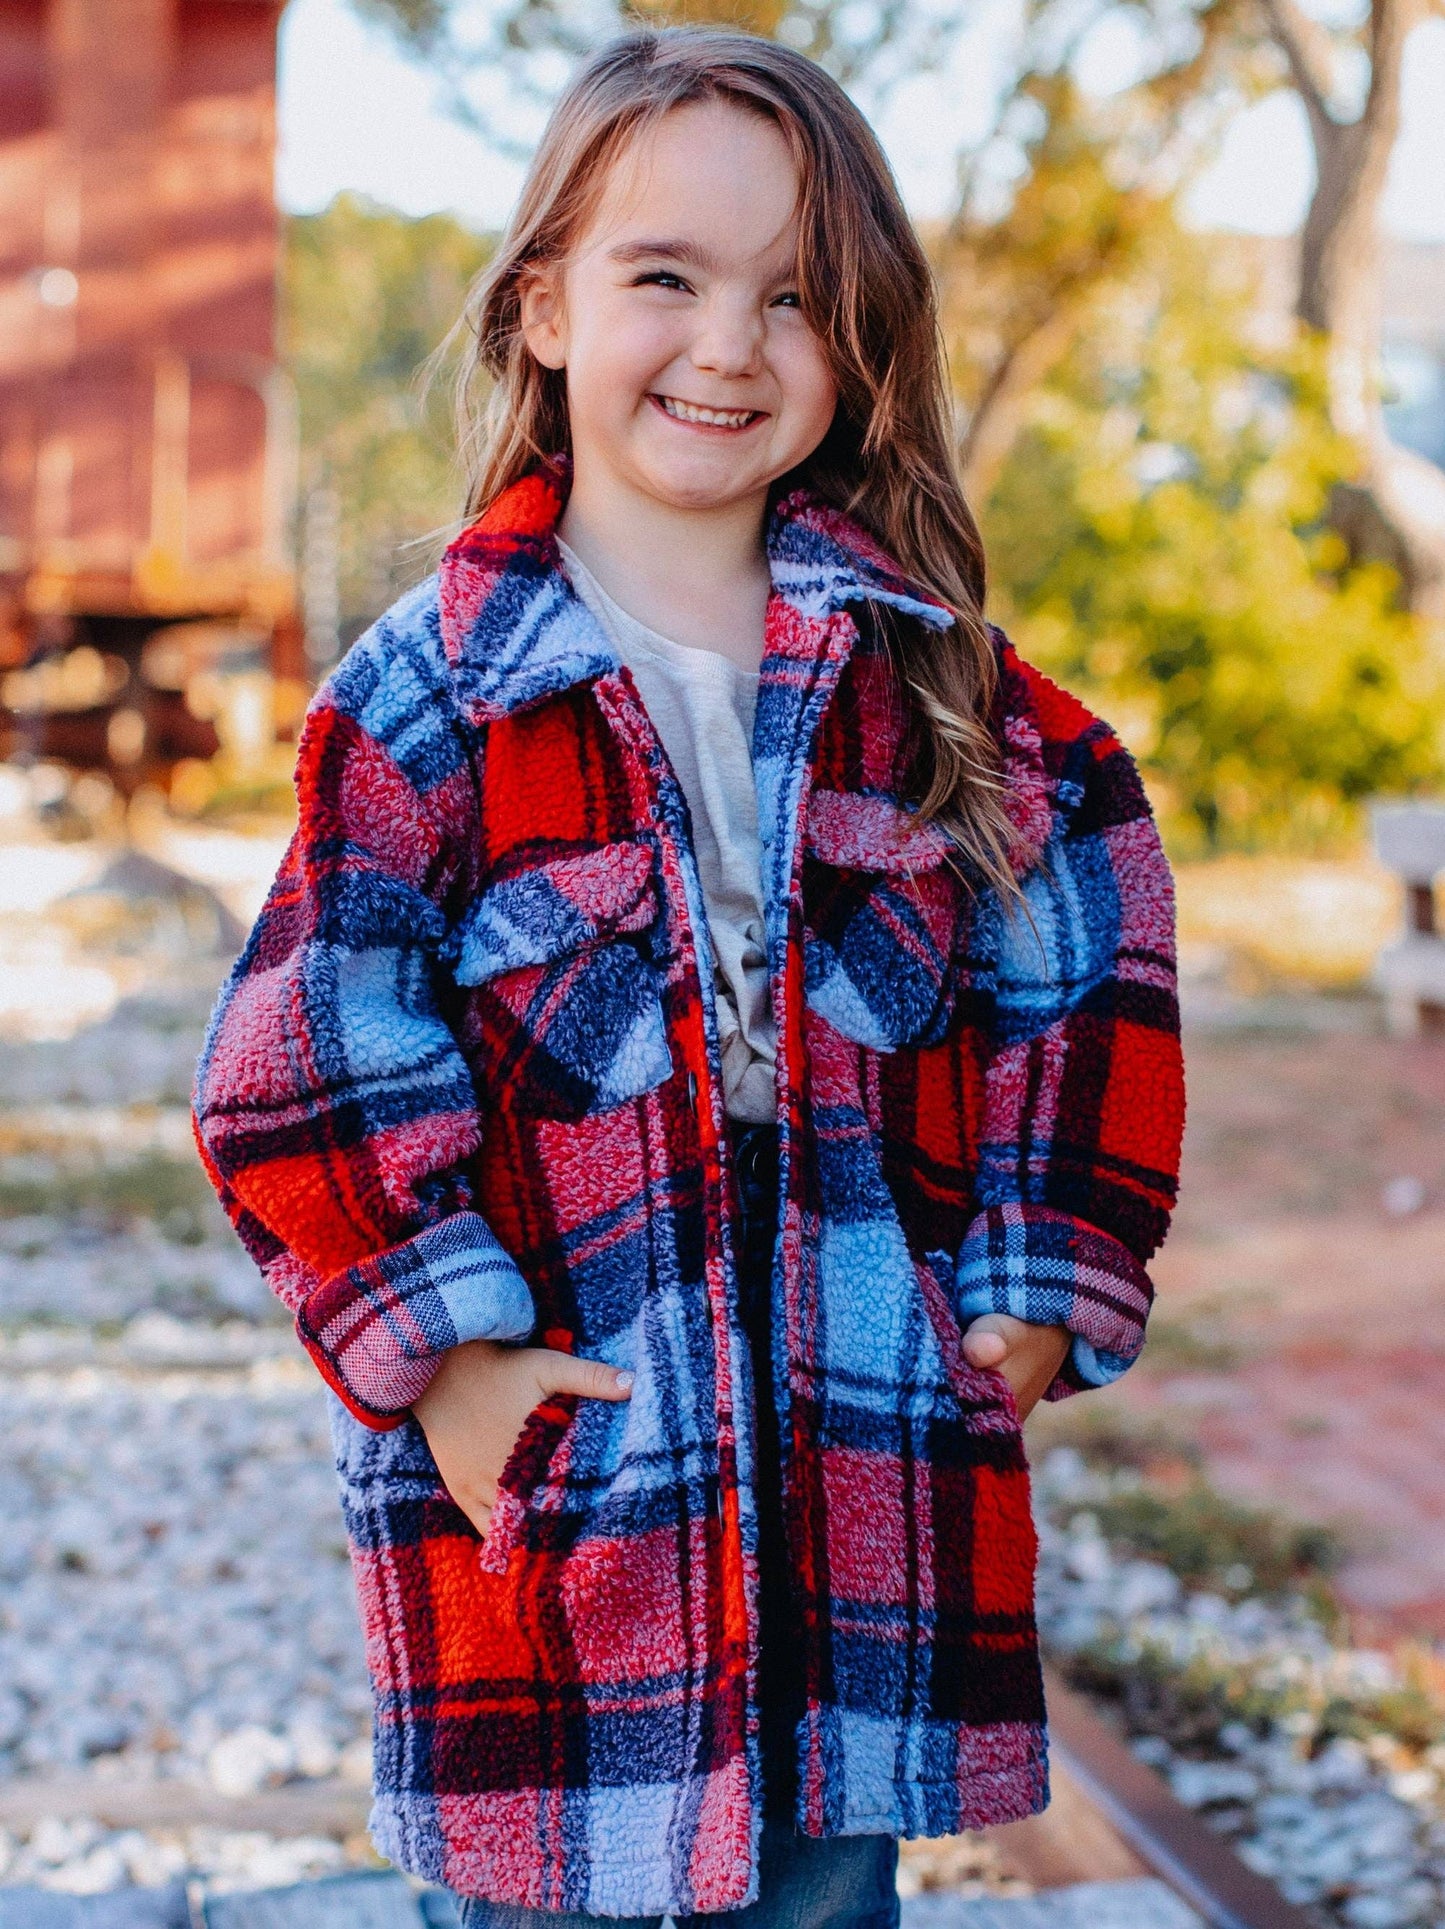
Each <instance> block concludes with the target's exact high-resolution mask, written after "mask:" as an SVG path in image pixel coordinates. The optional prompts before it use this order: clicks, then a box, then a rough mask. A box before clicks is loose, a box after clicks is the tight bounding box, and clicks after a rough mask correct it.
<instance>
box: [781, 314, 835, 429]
mask: <svg viewBox="0 0 1445 1929" xmlns="http://www.w3.org/2000/svg"><path fill="white" fill-rule="evenodd" d="M774 367H775V368H776V369H777V372H778V377H779V380H780V382H781V384H782V389H783V394H784V397H785V399H786V401H787V404H788V413H789V415H790V416H791V417H792V418H793V421H794V423H795V425H796V427H797V429H798V432H799V433H800V434H802V433H804V432H806V433H808V434H810V435H811V436H812V437H813V440H814V442H815V443H817V442H821V441H822V439H823V437H824V436H825V435H826V434H827V433H828V426H829V424H830V423H831V422H832V420H833V411H834V410H835V409H836V407H837V405H838V385H837V383H836V382H835V381H834V380H833V376H832V372H831V370H830V369H829V367H828V363H827V360H826V359H825V357H824V354H823V350H822V346H821V344H820V343H819V342H818V341H817V339H816V338H815V337H814V336H812V335H807V336H804V335H802V334H801V333H800V334H798V335H795V336H793V337H792V339H790V340H787V341H785V342H782V343H780V344H779V352H778V353H777V354H776V355H775V356H774Z"/></svg>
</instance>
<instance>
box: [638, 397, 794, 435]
mask: <svg viewBox="0 0 1445 1929" xmlns="http://www.w3.org/2000/svg"><path fill="white" fill-rule="evenodd" d="M648 400H649V401H651V402H655V403H656V405H657V406H658V408H660V409H661V410H662V412H663V414H664V415H668V416H671V417H672V419H673V421H674V422H687V423H689V424H691V425H692V426H693V427H694V428H700V429H750V428H751V427H752V425H753V423H754V422H761V421H762V419H763V415H764V413H765V411H764V410H762V409H709V408H704V407H703V406H702V405H701V403H698V402H683V401H680V400H679V399H678V397H677V396H675V395H650V396H649V397H648Z"/></svg>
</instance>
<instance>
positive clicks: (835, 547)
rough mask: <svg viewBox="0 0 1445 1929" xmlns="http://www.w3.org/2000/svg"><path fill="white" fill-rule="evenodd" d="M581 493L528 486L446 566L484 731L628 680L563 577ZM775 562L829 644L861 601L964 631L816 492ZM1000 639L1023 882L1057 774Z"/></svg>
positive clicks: (445, 614)
mask: <svg viewBox="0 0 1445 1929" xmlns="http://www.w3.org/2000/svg"><path fill="white" fill-rule="evenodd" d="M568 481H569V477H568V473H567V467H566V464H565V463H563V462H556V463H551V464H548V465H546V466H544V467H541V468H538V469H537V470H535V471H533V473H531V474H530V475H527V476H524V477H523V478H522V479H521V480H520V481H519V482H515V483H513V484H512V486H511V487H510V488H508V489H505V490H503V491H502V493H501V494H500V495H499V496H498V497H497V498H496V500H495V501H494V502H492V503H491V504H490V506H489V507H488V508H487V509H486V510H485V511H484V512H483V514H482V515H481V516H480V517H479V518H478V519H477V521H476V522H474V523H472V524H471V526H470V527H469V528H467V529H465V530H464V531H463V532H462V534H461V535H460V536H458V537H457V539H456V541H455V542H453V543H452V544H451V546H450V547H449V548H448V550H447V551H446V554H445V555H444V557H443V558H442V565H441V574H440V603H441V633H442V642H443V645H444V647H445V649H446V653H447V658H448V660H449V662H450V664H451V667H452V674H453V677H454V680H455V684H456V691H457V698H458V701H459V703H460V704H461V707H462V709H463V711H464V712H465V713H466V714H467V715H468V716H469V717H470V718H471V719H472V721H473V722H477V723H482V722H488V721H492V720H494V719H496V718H499V717H504V716H507V715H509V714H510V713H511V712H512V711H514V710H519V709H522V708H524V707H525V706H527V705H529V704H532V703H536V702H538V701H540V700H541V699H542V698H544V697H548V696H553V695H556V694H558V693H559V692H561V691H563V690H567V689H570V688H571V687H572V686H573V685H574V684H578V683H582V682H585V681H587V680H589V679H592V678H596V677H599V676H606V675H608V674H609V673H610V672H612V671H615V670H616V669H617V668H618V660H617V654H616V652H615V650H614V649H613V647H612V645H611V643H610V642H609V640H608V639H607V637H606V636H605V635H604V634H603V632H602V630H601V628H600V627H599V626H598V624H597V623H596V621H595V620H594V618H593V616H592V614H591V612H590V611H589V610H588V609H587V607H586V606H585V604H584V603H583V602H582V601H581V599H580V598H579V597H578V596H577V595H576V594H575V593H574V592H573V590H572V587H571V585H570V584H569V583H568V581H567V578H566V576H565V574H564V573H563V570H562V567H561V558H560V556H559V554H558V550H557V541H556V530H557V522H558V518H559V517H560V516H561V513H562V507H563V504H564V503H565V502H566V500H567V486H568ZM767 549H768V561H769V566H770V568H771V571H772V577H773V587H774V589H775V591H776V592H777V594H778V596H779V597H780V598H781V599H782V601H783V602H785V603H786V604H788V605H790V606H791V608H792V609H793V610H794V611H795V612H796V613H797V615H798V616H799V617H801V618H802V619H804V620H805V621H807V622H810V623H813V624H816V625H818V627H819V631H820V633H821V632H822V631H825V630H826V629H827V627H828V619H829V618H831V617H833V616H834V615H836V614H837V613H838V612H839V611H841V610H843V609H845V608H846V607H847V606H848V604H850V603H859V602H861V603H886V604H888V605H890V606H891V607H892V608H894V609H898V610H901V611H903V612H904V613H905V614H906V615H909V616H914V617H917V618H919V619H920V620H921V621H922V622H925V623H929V624H932V625H934V626H936V627H938V628H946V627H947V625H948V624H949V623H950V622H951V621H952V620H953V619H952V616H951V614H950V613H949V611H948V610H947V609H945V608H944V607H943V605H942V604H940V603H937V602H935V601H933V600H932V599H931V598H929V597H927V596H925V595H923V594H922V592H921V591H920V590H919V589H918V588H917V587H916V585H914V584H912V583H910V582H909V581H908V579H907V578H906V577H905V576H904V575H903V573H902V572H901V571H900V570H899V569H898V567H897V565H896V564H894V563H893V562H891V561H890V559H889V558H888V557H887V556H886V555H885V554H884V552H883V551H882V550H881V549H880V548H879V547H878V546H877V544H876V543H874V542H873V540H872V538H871V537H869V536H868V535H866V534H865V533H864V531H863V530H862V529H860V528H859V527H858V525H857V524H856V523H855V522H853V521H852V520H851V519H850V518H849V517H847V516H845V515H843V514H842V513H841V512H840V511H839V510H836V509H831V508H829V507H828V506H827V505H826V504H824V503H821V502H819V501H818V499H817V498H816V497H815V496H813V495H811V494H810V493H809V492H808V491H806V490H803V489H798V490H794V491H793V492H792V494H790V495H788V496H785V497H783V498H782V500H781V501H780V502H779V503H778V504H777V506H776V508H775V509H774V510H773V512H772V515H771V517H770V518H769V522H768V530H767ZM993 634H994V639H995V643H996V645H997V647H998V650H999V661H1000V670H1001V676H1000V683H999V692H998V713H997V718H996V723H997V728H998V731H999V736H1000V739H1001V744H1002V749H1003V758H1004V790H1005V798H1004V808H1005V810H1006V812H1007V813H1008V816H1009V818H1010V820H1011V822H1012V824H1013V829H1014V843H1013V847H1012V849H1011V851H1010V857H1011V860H1012V863H1013V868H1014V870H1015V871H1016V872H1017V873H1018V874H1019V875H1020V876H1022V875H1024V874H1025V873H1026V872H1028V871H1030V870H1032V869H1033V867H1034V866H1035V865H1036V864H1037V862H1038V860H1039V857H1040V855H1041V854H1042V851H1043V847H1044V845H1045V843H1046V842H1047V840H1048V837H1049V835H1050V832H1051V829H1052V824H1053V814H1054V807H1055V803H1056V798H1055V790H1056V785H1055V784H1054V783H1053V782H1052V781H1051V780H1050V778H1049V776H1048V774H1047V772H1046V769H1045V764H1044V757H1043V747H1042V742H1041V739H1040V735H1039V731H1038V727H1037V724H1036V722H1035V720H1034V717H1033V705H1032V704H1031V702H1030V701H1029V695H1028V690H1027V687H1026V678H1025V676H1024V673H1023V669H1022V666H1021V665H1020V663H1019V660H1018V658H1017V657H1016V656H1015V655H1014V653H1013V650H1012V648H1011V647H1010V646H1009V645H1008V643H1007V641H1006V639H1005V637H1004V636H1003V633H1002V631H998V630H995V631H994V632H993ZM820 641H821V637H820Z"/></svg>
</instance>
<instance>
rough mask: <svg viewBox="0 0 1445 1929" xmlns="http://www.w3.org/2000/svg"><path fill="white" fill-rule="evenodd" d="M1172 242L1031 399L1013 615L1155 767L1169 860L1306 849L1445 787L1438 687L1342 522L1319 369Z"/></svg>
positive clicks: (1196, 253) (991, 530)
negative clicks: (1363, 816)
mask: <svg viewBox="0 0 1445 1929" xmlns="http://www.w3.org/2000/svg"><path fill="white" fill-rule="evenodd" d="M1255 334H1256V331H1253V330H1252V327H1251V319H1250V300H1249V291H1248V289H1247V287H1246V286H1245V285H1243V284H1242V282H1241V279H1240V277H1239V276H1238V274H1237V273H1236V272H1233V271H1232V269H1231V260H1230V256H1229V254H1228V252H1227V251H1226V250H1225V249H1224V248H1222V247H1221V246H1220V245H1219V244H1217V243H1214V244H1211V243H1209V242H1207V241H1206V240H1205V239H1204V238H1202V237H1193V236H1188V235H1185V234H1183V233H1181V232H1180V231H1179V230H1178V229H1176V228H1173V227H1168V228H1165V229H1161V230H1160V231H1159V233H1158V235H1157V236H1156V239H1155V247H1154V259H1153V260H1152V262H1151V263H1150V265H1149V270H1148V272H1147V273H1144V274H1141V275H1140V276H1139V277H1138V278H1137V279H1136V280H1135V281H1134V283H1133V284H1132V285H1131V286H1130V288H1129V289H1128V290H1127V291H1126V292H1124V293H1123V294H1120V295H1118V296H1116V297H1115V298H1113V299H1112V300H1110V301H1108V302H1107V303H1105V304H1104V306H1103V307H1102V309H1101V310H1100V312H1099V314H1098V315H1097V317H1096V318H1095V320H1094V321H1093V323H1092V324H1091V325H1090V326H1089V327H1088V328H1087V329H1086V330H1085V331H1084V333H1083V334H1082V335H1081V337H1080V338H1079V340H1078V341H1077V342H1076V344H1075V345H1074V347H1073V349H1072V350H1071V352H1070V353H1069V354H1068V355H1067V356H1066V357H1065V358H1064V359H1063V360H1062V361H1061V362H1060V363H1059V364H1058V366H1057V367H1056V368H1055V369H1054V371H1053V372H1052V374H1051V375H1050V376H1049V377H1048V379H1047V380H1046V381H1045V382H1043V383H1042V384H1041V385H1040V386H1039V387H1038V388H1037V389H1036V390H1035V392H1034V394H1033V396H1032V398H1031V400H1030V403H1029V406H1028V413H1027V420H1026V423H1025V425H1024V427H1023V430H1022V433H1021V435H1020V437H1019V439H1018V441H1017V442H1016V443H1015V445H1014V447H1013V450H1012V452H1011V454H1010V456H1009V458H1008V460H1007V463H1006V464H1005V466H1004V469H1003V471H1002V474H1001V476H1000V479H999V482H998V484H997V486H996V488H995V489H994V491H993V494H992V496H991V498H990V500H989V502H988V505H987V510H986V514H985V517H984V526H985V534H986V537H987V539H988V544H989V553H990V557H991V561H992V567H993V572H994V585H995V596H996V601H997V605H998V613H999V616H1000V618H1001V620H1003V621H1004V622H1005V623H1006V624H1007V625H1008V626H1009V627H1010V628H1011V629H1012V630H1013V631H1014V633H1015V636H1016V639H1017V641H1018V642H1019V644H1020V647H1021V648H1023V649H1024V651H1025V653H1026V654H1028V655H1030V656H1031V657H1032V658H1033V659H1034V660H1035V661H1036V662H1038V663H1039V665H1040V667H1042V668H1044V669H1046V670H1048V671H1049V672H1051V673H1052V674H1055V675H1057V676H1058V677H1060V678H1061V679H1063V680H1064V681H1067V682H1068V683H1069V684H1071V685H1072V686H1073V687H1075V688H1077V689H1078V690H1079V691H1080V693H1081V694H1083V695H1084V696H1085V697H1086V698H1089V699H1092V700H1093V701H1095V702H1096V703H1097V704H1098V705H1099V706H1100V708H1101V709H1102V711H1103V713H1104V714H1105V715H1106V716H1108V717H1109V718H1110V721H1111V722H1113V723H1114V724H1115V726H1116V728H1118V729H1119V730H1120V732H1121V734H1122V735H1123V736H1124V738H1125V740H1126V741H1127V742H1128V743H1129V744H1130V747H1131V748H1132V749H1134V750H1135V751H1136V753H1137V754H1138V755H1139V756H1140V757H1141V759H1142V760H1143V763H1144V765H1145V767H1146V770H1147V771H1148V773H1149V774H1150V776H1151V778H1152V779H1153V781H1154V786H1155V789H1156V795H1157V796H1158V797H1159V798H1160V800H1161V803H1162V805H1163V808H1164V815H1165V818H1166V823H1167V825H1168V828H1169V829H1170V831H1171V832H1172V834H1173V837H1174V840H1175V842H1176V844H1177V845H1180V846H1183V847H1184V848H1185V849H1188V848H1190V847H1191V846H1192V847H1195V848H1200V847H1202V848H1206V849H1217V848H1220V847H1223V846H1229V845H1233V846H1248V845H1251V844H1254V843H1258V842H1261V841H1265V840H1269V841H1273V842H1276V843H1281V842H1282V843H1294V844H1300V843H1315V842H1319V841H1321V840H1322V839H1328V838H1329V837H1331V836H1333V835H1335V834H1336V833H1338V832H1339V831H1340V830H1342V829H1344V828H1346V827H1347V826H1348V824H1349V822H1350V818H1351V807H1352V806H1354V805H1355V804H1357V803H1358V801H1359V800H1360V799H1362V798H1364V797H1367V796H1369V795H1370V794H1371V793H1373V792H1378V791H1399V790H1411V789H1414V788H1417V787H1419V786H1422V785H1425V784H1428V783H1431V782H1433V781H1436V780H1438V778H1439V775H1440V772H1441V742H1440V724H1439V719H1440V715H1441V711H1440V701H1441V694H1442V688H1441V678H1440V675H1439V671H1438V669H1437V668H1436V667H1434V666H1433V665H1432V663H1431V659H1430V656H1429V651H1428V645H1427V640H1426V636H1425V633H1424V631H1423V628H1422V627H1421V626H1420V625H1419V624H1418V623H1417V622H1416V621H1415V620H1414V619H1412V618H1411V617H1410V616H1409V615H1407V614H1406V613H1405V612H1403V611H1402V610H1401V609H1400V608H1399V607H1398V603H1397V585H1396V582H1395V579H1394V577H1393V576H1392V575H1391V574H1390V573H1389V572H1388V571H1387V570H1385V569H1384V568H1383V567H1381V566H1379V565H1364V566H1360V565H1353V564H1351V563H1350V561H1349V559H1348V557H1347V555H1346V553H1345V550H1344V546H1343V544H1342V543H1341V541H1340V539H1339V537H1338V536H1337V535H1336V534H1335V533H1334V532H1333V531H1332V530H1330V529H1329V527H1328V526H1327V523H1326V520H1325V518H1326V514H1327V510H1328V507H1329V502H1330V494H1331V490H1332V489H1333V488H1334V486H1335V485H1336V484H1337V483H1339V482H1340V481H1342V480H1344V479H1345V478H1347V477H1348V476H1349V475H1350V474H1351V472H1352V469H1353V467H1354V463H1353V458H1352V452H1351V450H1350V448H1349V446H1348V445H1347V444H1345V443H1343V442H1342V441H1341V439H1340V438H1339V437H1338V436H1336V435H1335V434H1334V432H1333V431H1332V430H1331V429H1330V427H1329V425H1328V421H1327V417H1326V413H1325V403H1324V387H1323V379H1322V371H1321V367H1320V356H1319V353H1318V350H1317V349H1315V348H1313V347H1311V346H1310V345H1308V344H1306V345H1304V346H1301V345H1298V344H1293V345H1281V344H1279V343H1271V342H1266V341H1261V340H1259V339H1257V338H1255Z"/></svg>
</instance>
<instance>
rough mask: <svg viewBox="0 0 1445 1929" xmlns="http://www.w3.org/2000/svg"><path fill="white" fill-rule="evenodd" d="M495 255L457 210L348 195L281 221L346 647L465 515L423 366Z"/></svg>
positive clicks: (439, 396) (305, 419) (442, 386)
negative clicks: (332, 517)
mask: <svg viewBox="0 0 1445 1929" xmlns="http://www.w3.org/2000/svg"><path fill="white" fill-rule="evenodd" d="M490 250H491V244H490V243H489V241H488V240H487V239H486V238H485V237H483V236H480V235H476V234H473V233H472V232H471V231H470V230H469V229H467V228H464V227H463V226H462V225H461V223H460V222H458V221H456V220H454V219H452V217H451V216H449V215H444V214H438V215H430V216H428V217H427V218H425V219H424V220H410V219H408V218H407V217H406V216H404V215H400V214H395V213H393V212H391V211H390V210H389V209H386V208H380V207H376V206H374V205H372V204H371V203H369V202H367V201H365V200H363V199H361V198H360V197H359V196H356V195H352V194H342V195H338V197H337V198H336V200H335V201H333V202H332V203H331V205H330V207H328V208H326V209H325V210H324V211H323V212H322V213H320V214H311V215H299V216H293V217H292V219H291V220H290V221H289V222H288V223H287V229H286V266H285V314H286V320H285V339H286V345H287V354H288V359H289V362H290V366H291V371H292V374H293V376H294V378H295V381H296V385H297V390H298V395H299V401H300V412H301V447H302V494H303V499H306V498H309V499H310V500H311V501H312V502H313V503H314V501H315V500H316V492H317V491H318V490H321V489H328V488H329V489H331V490H333V491H334V492H335V497H336V510H337V527H338V542H339V548H340V555H339V565H340V567H339V577H340V584H339V587H340V601H341V625H340V628H341V636H342V639H343V641H345V642H349V641H350V640H351V639H352V638H353V637H355V636H356V635H357V634H358V632H359V631H360V630H362V629H363V628H364V627H365V626H366V624H367V623H369V622H370V621H371V620H372V618H373V617H375V616H377V615H378V614H379V613H380V612H381V611H382V610H383V609H385V607H386V606H387V604H388V603H390V602H391V601H392V600H393V599H394V598H395V597H396V596H397V595H398V594H400V592H401V591H402V590H403V589H404V588H405V587H406V586H407V585H408V584H410V583H412V582H415V581H416V580H417V579H418V578H419V577H420V576H422V575H424V574H425V573H426V571H427V569H428V568H430V567H431V566H432V562H433V559H434V549H435V545H434V543H432V542H430V541H429V539H431V538H432V537H434V536H435V534H436V532H437V531H439V530H441V529H443V528H445V526H446V525H447V524H448V523H451V522H452V521H453V520H454V518H455V517H456V515H457V513H458V511H459V508H460V505H461V501H462V493H463V490H462V480H461V476H460V473H459V471H458V469H457V466H456V463H455V459H454V454H453V451H454V446H455V444H454V438H453V434H452V426H451V409H450V395H449V392H448V384H447V383H446V382H445V381H439V382H437V383H436V384H434V385H433V387H432V389H431V391H430V393H429V394H427V396H426V397H425V399H423V393H422V390H423V382H422V372H423V364H424V363H425V362H426V360H427V358H428V357H429V356H430V355H431V354H432V353H433V351H434V350H435V349H436V348H437V347H438V345H439V344H440V343H441V342H442V341H443V340H444V339H445V337H446V335H447V332H448V330H449V329H450V328H451V327H452V325H453V324H454V323H455V321H456V319H457V317H458V315H459V314H460V312H461V308H462V303H463V300H464V298H465V296H466V291H467V288H468V286H469V285H470V283H471V282H472V280H473V279H474V277H475V276H476V275H477V273H478V272H479V271H480V270H481V269H482V268H483V267H484V266H485V264H486V261H487V259H488V256H489V254H490Z"/></svg>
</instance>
